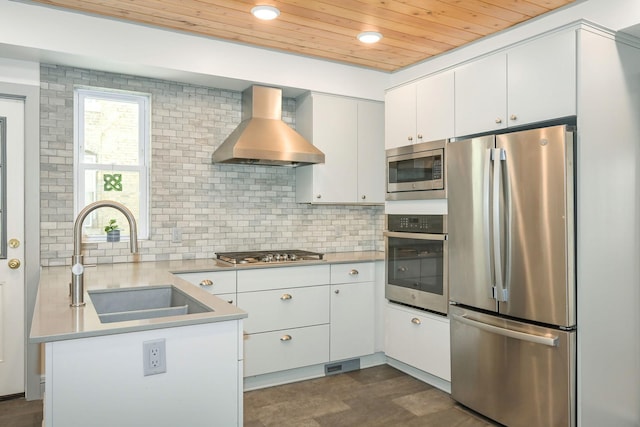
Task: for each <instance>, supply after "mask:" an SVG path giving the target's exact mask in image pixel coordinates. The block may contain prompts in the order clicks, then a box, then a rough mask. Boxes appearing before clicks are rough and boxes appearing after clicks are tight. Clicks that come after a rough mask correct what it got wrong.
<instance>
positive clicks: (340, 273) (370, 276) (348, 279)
mask: <svg viewBox="0 0 640 427" xmlns="http://www.w3.org/2000/svg"><path fill="white" fill-rule="evenodd" d="M374 271H375V269H374V263H373V262H359V263H347V264H331V284H337V283H353V282H373V280H374V276H375V272H374Z"/></svg>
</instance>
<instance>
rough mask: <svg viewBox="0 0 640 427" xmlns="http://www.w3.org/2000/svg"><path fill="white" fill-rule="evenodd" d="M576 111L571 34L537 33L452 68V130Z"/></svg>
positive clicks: (459, 131)
mask: <svg viewBox="0 0 640 427" xmlns="http://www.w3.org/2000/svg"><path fill="white" fill-rule="evenodd" d="M575 114H576V35H575V32H574V31H567V32H561V33H556V34H553V35H550V36H546V37H543V38H539V39H536V40H533V41H531V42H528V43H525V44H523V45H520V46H517V47H514V48H512V49H509V50H507V51H506V52H502V53H498V54H494V55H491V56H487V57H485V58H482V59H480V60H477V61H474V62H471V63H469V64H467V65H464V66H461V67H458V68H456V69H455V135H456V136H464V135H471V134H476V133H481V132H487V131H492V130H498V129H504V128H507V127H513V126H520V125H525V124H530V123H535V122H540V121H544V120H549V119H555V118H559V117H565V116H572V115H575Z"/></svg>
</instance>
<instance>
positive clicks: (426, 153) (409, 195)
mask: <svg viewBox="0 0 640 427" xmlns="http://www.w3.org/2000/svg"><path fill="white" fill-rule="evenodd" d="M446 145H447V141H446V140H439V141H432V142H422V143H419V144H412V145H407V146H404V147H398V148H391V149H389V150H387V196H386V199H387V200H420V199H444V198H446V197H447V188H446V170H445V168H446V163H445V148H446Z"/></svg>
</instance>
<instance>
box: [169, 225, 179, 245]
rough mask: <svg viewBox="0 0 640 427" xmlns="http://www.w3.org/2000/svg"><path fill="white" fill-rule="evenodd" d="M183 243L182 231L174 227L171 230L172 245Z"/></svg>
mask: <svg viewBox="0 0 640 427" xmlns="http://www.w3.org/2000/svg"><path fill="white" fill-rule="evenodd" d="M181 242H182V230H181V229H179V228H178V227H173V228H172V229H171V243H181Z"/></svg>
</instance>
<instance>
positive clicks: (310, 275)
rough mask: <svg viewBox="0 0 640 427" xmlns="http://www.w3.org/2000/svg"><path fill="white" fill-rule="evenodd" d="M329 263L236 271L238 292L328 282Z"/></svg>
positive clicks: (324, 283) (325, 283)
mask: <svg viewBox="0 0 640 427" xmlns="http://www.w3.org/2000/svg"><path fill="white" fill-rule="evenodd" d="M329 278H330V273H329V264H322V265H311V266H300V267H272V268H257V269H253V268H252V269H251V270H241V271H238V292H252V291H264V290H268V289H284V288H296V287H302V286H314V285H327V284H329Z"/></svg>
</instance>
